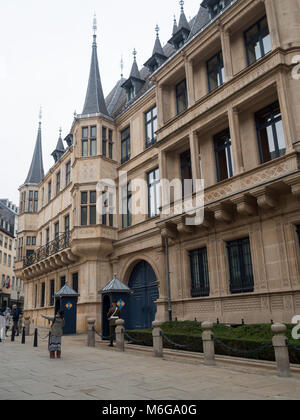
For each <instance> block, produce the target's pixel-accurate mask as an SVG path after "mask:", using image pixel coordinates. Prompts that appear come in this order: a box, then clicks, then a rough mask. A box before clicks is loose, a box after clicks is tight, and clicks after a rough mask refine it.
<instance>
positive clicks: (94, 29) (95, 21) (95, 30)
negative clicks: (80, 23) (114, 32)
mask: <svg viewBox="0 0 300 420" xmlns="http://www.w3.org/2000/svg"><path fill="white" fill-rule="evenodd" d="M93 31H94V36H96V35H97V15H96V12H95V13H94V20H93Z"/></svg>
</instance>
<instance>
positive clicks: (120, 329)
mask: <svg viewBox="0 0 300 420" xmlns="http://www.w3.org/2000/svg"><path fill="white" fill-rule="evenodd" d="M124 324H125V321H124V320H123V319H118V320H117V321H116V337H117V344H116V346H117V350H118V351H125V338H124Z"/></svg>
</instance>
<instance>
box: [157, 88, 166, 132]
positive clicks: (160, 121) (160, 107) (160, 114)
mask: <svg viewBox="0 0 300 420" xmlns="http://www.w3.org/2000/svg"><path fill="white" fill-rule="evenodd" d="M156 107H157V129H158V130H159V129H160V128H162V127H163V126H164V124H165V119H164V102H163V88H162V86H161V85H157V86H156Z"/></svg>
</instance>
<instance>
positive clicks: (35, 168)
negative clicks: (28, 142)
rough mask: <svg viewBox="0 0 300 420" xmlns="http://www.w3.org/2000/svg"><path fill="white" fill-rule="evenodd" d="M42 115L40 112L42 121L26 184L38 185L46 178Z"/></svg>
mask: <svg viewBox="0 0 300 420" xmlns="http://www.w3.org/2000/svg"><path fill="white" fill-rule="evenodd" d="M41 118H42V115H41V113H40V122H39V129H38V135H37V140H36V144H35V149H34V153H33V158H32V162H31V166H30V169H29V172H28V176H27V178H26V181H25V185H26V184H36V185H38V184H39V183H40V182H41V181H42V179H43V178H44V165H43V152H42V122H41Z"/></svg>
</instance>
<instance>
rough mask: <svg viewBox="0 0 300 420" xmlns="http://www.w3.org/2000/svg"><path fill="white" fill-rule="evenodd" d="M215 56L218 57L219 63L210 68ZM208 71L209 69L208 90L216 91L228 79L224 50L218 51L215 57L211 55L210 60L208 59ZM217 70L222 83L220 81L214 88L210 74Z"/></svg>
mask: <svg viewBox="0 0 300 420" xmlns="http://www.w3.org/2000/svg"><path fill="white" fill-rule="evenodd" d="M215 58H217V62H218V64H217V65H216V66H214V67H212V68H209V64H210V63H211V62H212V61H213V60H214V59H215ZM206 71H207V82H208V92H209V93H211V92H214V91H215V90H216V89H218V88H219V87H221V86H222V85H223V84H224V83H225V81H226V75H225V65H224V57H223V52H222V50H220V51H219V52H217V54H215V55H214V56H213V57H211V58H210V59H209V60H207V62H206ZM216 71H217V73H218V76H219V81H220V83H218V86H217V87H214V88H213V87H212V85H211V79H210V76H211V75H212V73H214V72H216Z"/></svg>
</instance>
